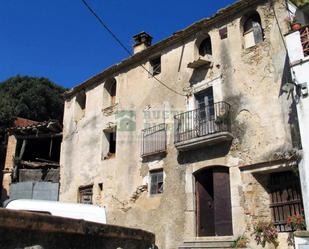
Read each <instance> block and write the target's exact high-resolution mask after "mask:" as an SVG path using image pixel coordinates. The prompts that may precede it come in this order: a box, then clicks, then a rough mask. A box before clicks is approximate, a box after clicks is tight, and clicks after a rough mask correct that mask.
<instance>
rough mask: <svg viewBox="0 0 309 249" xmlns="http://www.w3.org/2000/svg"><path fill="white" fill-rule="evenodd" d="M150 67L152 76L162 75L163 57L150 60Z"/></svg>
mask: <svg viewBox="0 0 309 249" xmlns="http://www.w3.org/2000/svg"><path fill="white" fill-rule="evenodd" d="M150 66H151V68H150V69H151V73H152V76H155V75H157V74H160V73H161V56H160V57H157V58H155V59H152V60H150Z"/></svg>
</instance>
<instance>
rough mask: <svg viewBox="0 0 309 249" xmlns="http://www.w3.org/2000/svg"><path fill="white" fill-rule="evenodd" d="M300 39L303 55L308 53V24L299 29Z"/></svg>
mask: <svg viewBox="0 0 309 249" xmlns="http://www.w3.org/2000/svg"><path fill="white" fill-rule="evenodd" d="M300 40H301V45H302V47H303V52H304V56H305V57H306V56H308V55H309V26H306V27H303V28H302V29H301V30H300Z"/></svg>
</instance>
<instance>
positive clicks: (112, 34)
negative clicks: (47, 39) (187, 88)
mask: <svg viewBox="0 0 309 249" xmlns="http://www.w3.org/2000/svg"><path fill="white" fill-rule="evenodd" d="M81 1H82V3H83V4H84V5H85V7H86V8H87V9H88V10H89V12H90V13H91V14H92V15H93V16H94V17H95V18H96V19H97V20H98V22H99V23H100V24H101V25H102V26H103V28H104V29H105V30H106V31H107V32H108V33H109V34H110V35H111V36H112V37H113V38H114V40H115V41H116V42H117V43H118V44H119V45H120V47H121V48H123V49H124V50H125V51H126V52H127V53H128V54H129V55H130V56H132V55H133V54H132V53H131V52H130V50H129V49H128V48H127V47H126V46H125V45H124V44H123V43H122V42H121V40H120V39H119V38H118V37H117V35H116V34H115V33H114V32H113V31H112V30H111V29H110V28H109V27H108V26H107V25H106V24H105V22H104V21H103V19H102V18H101V17H100V16H99V15H98V14H97V13H96V12H95V11H94V9H93V8H92V7H91V6H90V5H89V4H88V3H87V1H86V0H81ZM140 67H142V68H143V69H144V70H145V71H146V72H147V73H149V74H150V75H152V72H150V71H149V70H148V69H147V68H146V67H145V66H144V65H140ZM153 78H154V79H155V80H156V81H157V82H159V83H160V84H161V85H163V86H164V87H166V88H167V89H169V90H170V91H172V92H174V93H176V94H178V95H181V96H186V95H185V94H182V93H180V92H178V91H176V90H174V89H173V88H171V87H169V86H168V85H167V84H165V83H164V82H162V80H160V79H158V78H157V77H156V76H154V75H153Z"/></svg>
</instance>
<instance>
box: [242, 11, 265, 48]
mask: <svg viewBox="0 0 309 249" xmlns="http://www.w3.org/2000/svg"><path fill="white" fill-rule="evenodd" d="M244 20H245V21H244V22H243V36H244V42H245V48H249V47H253V46H255V45H256V44H258V43H260V42H262V41H263V29H262V25H261V18H260V15H259V14H258V13H257V12H254V13H253V14H250V15H249V16H247V17H245V18H244Z"/></svg>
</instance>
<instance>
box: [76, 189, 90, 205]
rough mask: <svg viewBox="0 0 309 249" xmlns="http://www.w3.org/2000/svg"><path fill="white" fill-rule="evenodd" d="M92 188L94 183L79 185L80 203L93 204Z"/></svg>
mask: <svg viewBox="0 0 309 249" xmlns="http://www.w3.org/2000/svg"><path fill="white" fill-rule="evenodd" d="M92 189H93V185H88V186H82V187H79V189H78V192H79V199H78V202H79V203H83V204H92Z"/></svg>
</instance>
